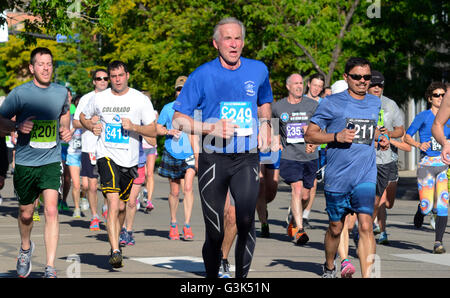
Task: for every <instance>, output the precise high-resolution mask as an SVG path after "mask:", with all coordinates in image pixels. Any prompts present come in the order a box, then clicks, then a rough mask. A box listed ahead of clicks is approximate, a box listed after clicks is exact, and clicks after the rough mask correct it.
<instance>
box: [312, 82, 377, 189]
mask: <svg viewBox="0 0 450 298" xmlns="http://www.w3.org/2000/svg"><path fill="white" fill-rule="evenodd" d="M380 108H381V101H380V99H379V98H378V97H377V96H374V95H371V94H366V96H365V97H364V99H362V100H357V99H354V98H353V97H352V96H350V94H349V93H348V91H347V90H346V91H344V92H341V93H337V94H333V95H330V96H327V97H325V98H324V99H323V100H322V102H321V103H320V104H319V105H318V107H317V109H316V112H315V113H314V115H313V116H312V117H311V120H310V122H313V123H315V124H317V125H318V126H319V127H320V128H321V129H322V130H326V132H327V133H335V132H340V131H341V130H343V129H344V128H346V126H347V123H348V122H353V124H355V129H356V131H357V135H356V137H355V139H354V140H353V143H336V142H332V143H329V144H328V149H327V167H326V169H325V185H324V189H325V190H326V191H329V192H338V193H347V192H350V191H351V190H353V189H354V187H355V186H357V185H359V184H361V183H367V182H369V183H376V178H377V167H376V154H375V149H374V135H375V128H376V125H377V120H378V113H379V111H380Z"/></svg>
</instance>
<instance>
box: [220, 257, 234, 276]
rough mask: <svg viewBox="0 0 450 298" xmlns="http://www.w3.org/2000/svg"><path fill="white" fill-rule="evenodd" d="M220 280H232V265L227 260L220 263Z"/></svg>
mask: <svg viewBox="0 0 450 298" xmlns="http://www.w3.org/2000/svg"><path fill="white" fill-rule="evenodd" d="M219 278H231V272H230V263H228V260H227V259H222V262H220V267H219Z"/></svg>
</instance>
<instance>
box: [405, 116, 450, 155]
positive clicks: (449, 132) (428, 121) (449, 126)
mask: <svg viewBox="0 0 450 298" xmlns="http://www.w3.org/2000/svg"><path fill="white" fill-rule="evenodd" d="M434 118H435V116H434V114H433V112H432V111H431V110H426V111H423V112H420V113H419V114H417V115H416V117H415V118H414V120H413V122H412V123H411V125H410V126H409V127H408V129H407V130H406V133H407V134H408V135H410V136H411V137H413V136H414V135H415V134H416V132H417V131H418V132H419V138H420V142H421V143H424V142H429V141H431V143H430V148H428V149H427V151H425V152H423V151H420V153H421V154H422V155H427V156H431V157H435V156H439V155H441V151H442V146H441V144H439V143H438V142H437V141H436V139H435V138H434V137H433V135H432V134H431V127H432V126H433V122H434ZM444 134H445V136H446V137H447V139H448V138H450V120H448V121H447V123H446V124H445V125H444Z"/></svg>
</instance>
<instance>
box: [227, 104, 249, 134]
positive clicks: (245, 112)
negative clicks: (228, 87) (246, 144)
mask: <svg viewBox="0 0 450 298" xmlns="http://www.w3.org/2000/svg"><path fill="white" fill-rule="evenodd" d="M220 119H231V120H233V123H234V124H237V125H238V126H239V128H237V129H236V134H237V135H238V136H249V135H251V134H252V133H253V128H252V119H253V117H252V104H251V102H233V101H226V102H224V101H223V102H221V103H220Z"/></svg>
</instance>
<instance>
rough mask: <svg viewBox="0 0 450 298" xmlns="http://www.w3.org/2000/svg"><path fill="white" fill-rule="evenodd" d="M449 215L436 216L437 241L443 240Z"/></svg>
mask: <svg viewBox="0 0 450 298" xmlns="http://www.w3.org/2000/svg"><path fill="white" fill-rule="evenodd" d="M447 221H448V216H439V215H438V216H436V236H435V237H436V238H435V241H439V242H442V238H443V237H444V233H445V228H446V227H447Z"/></svg>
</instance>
